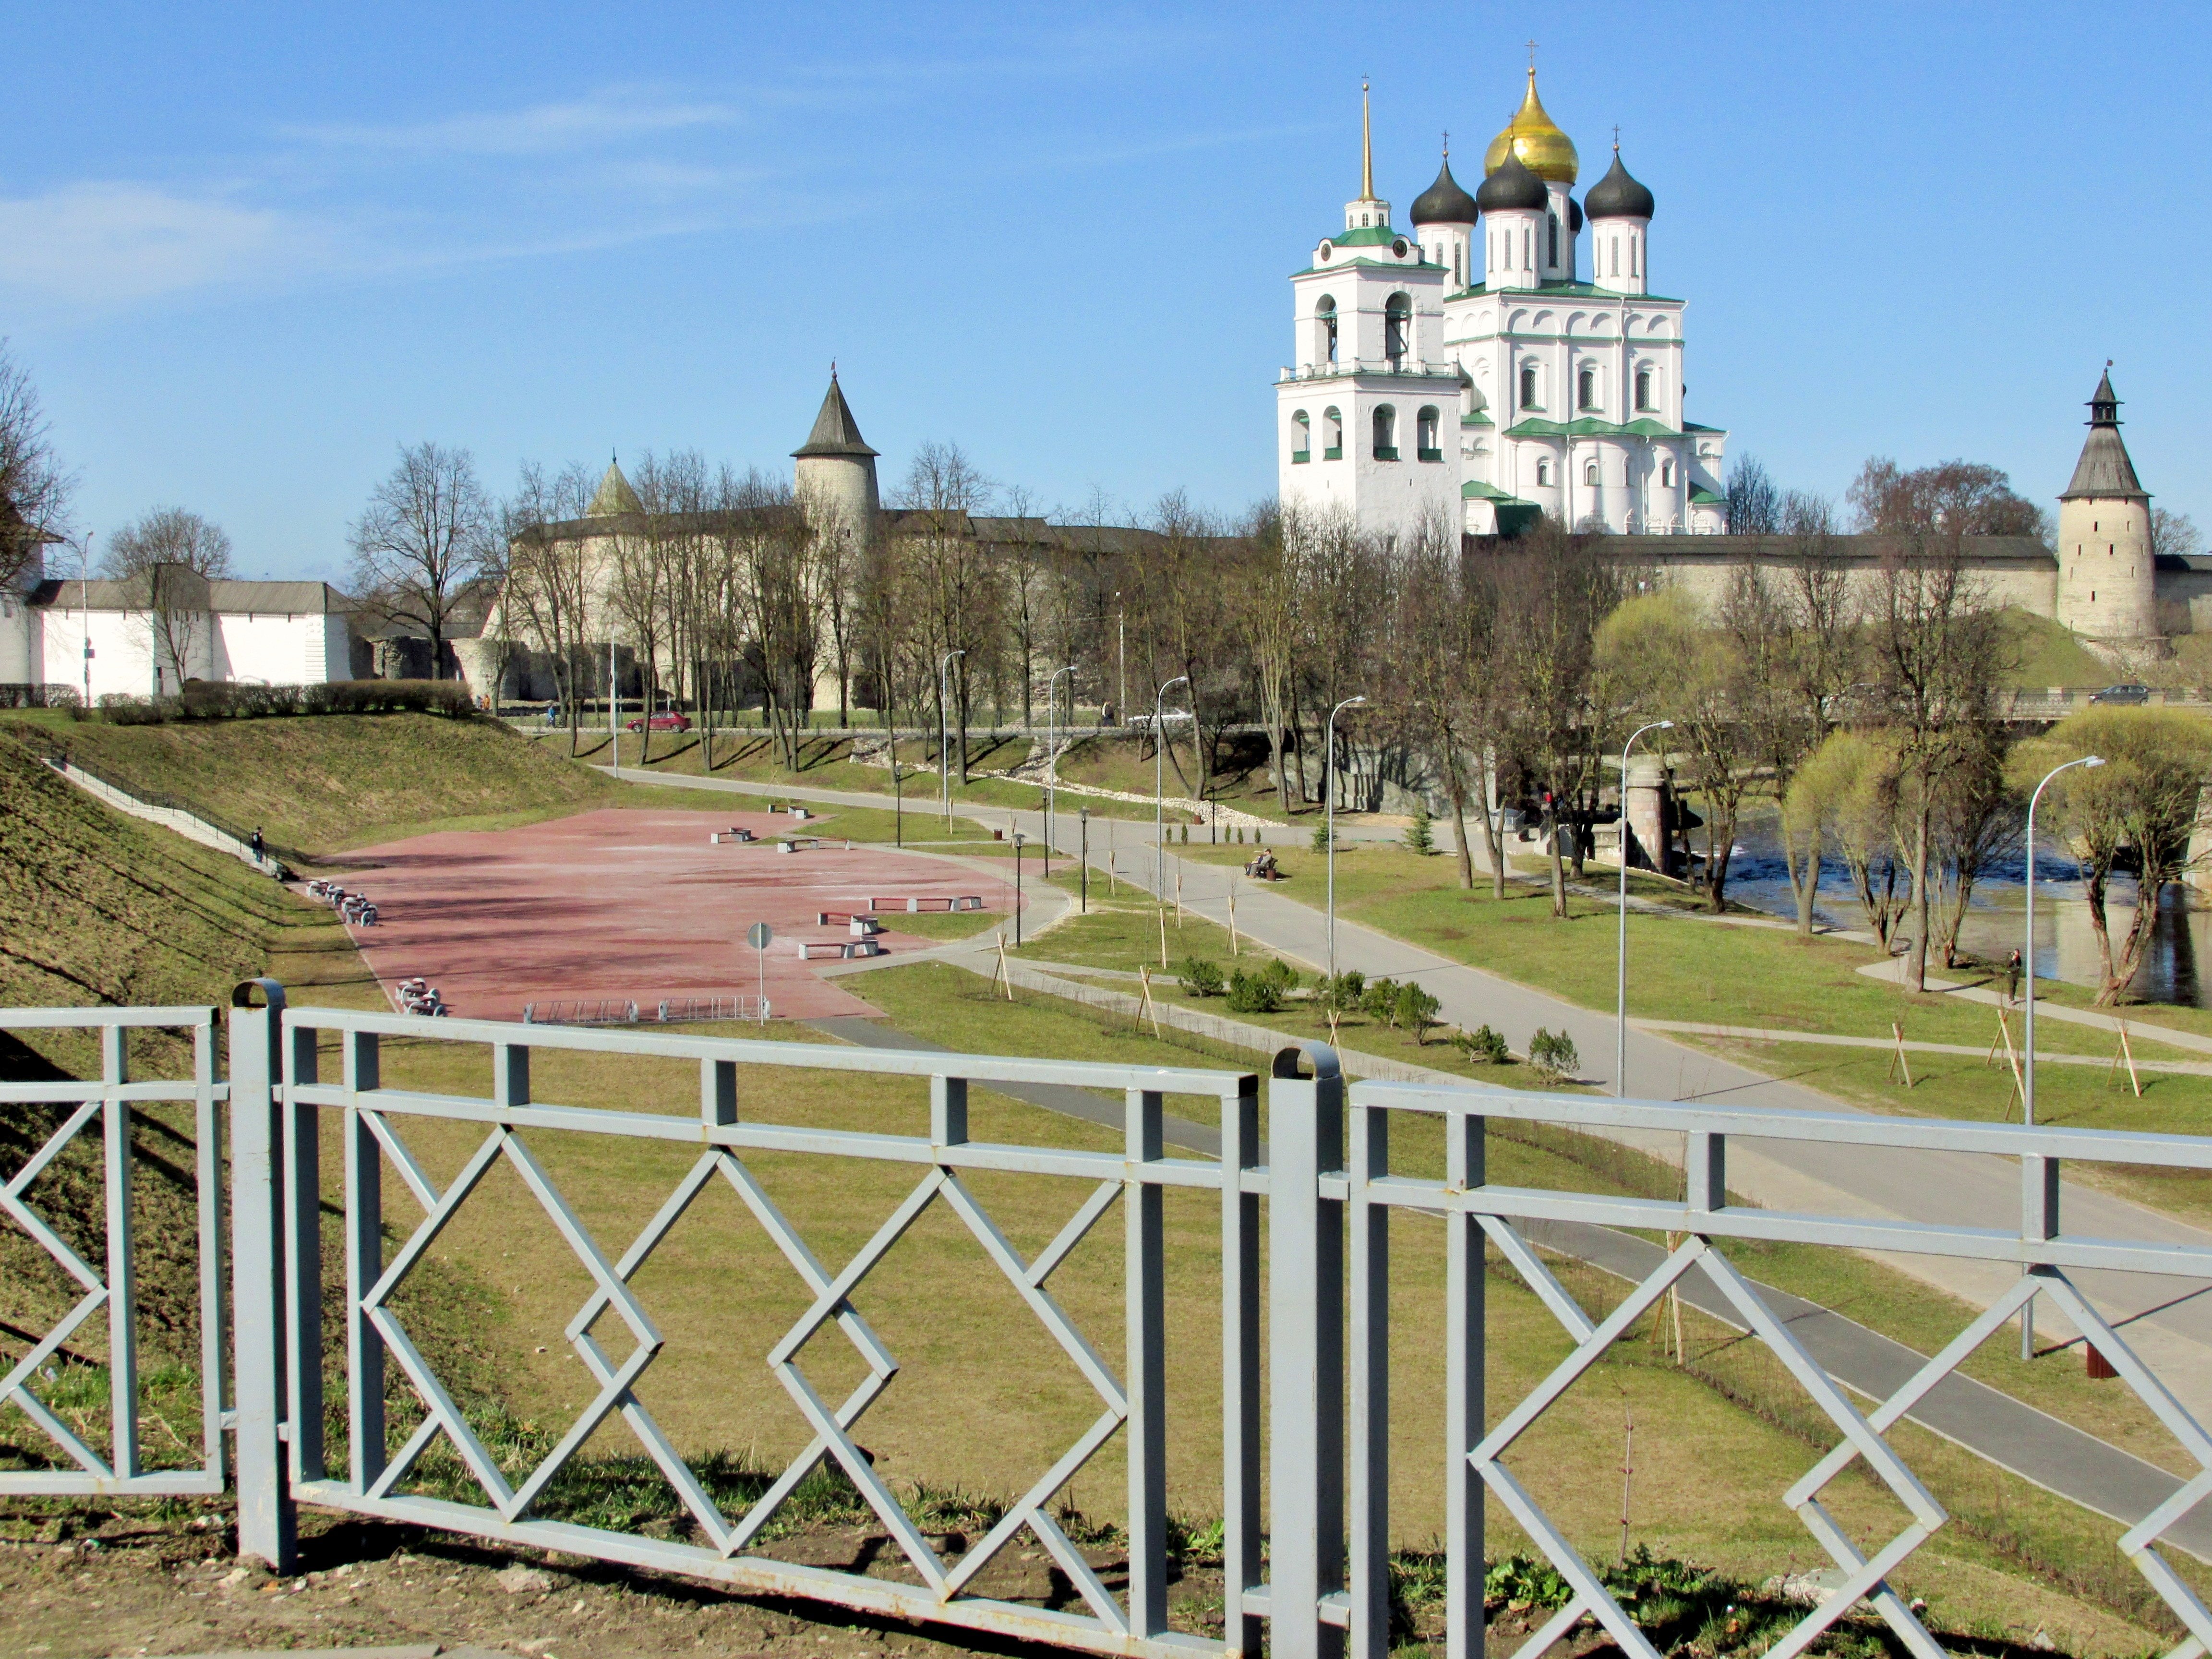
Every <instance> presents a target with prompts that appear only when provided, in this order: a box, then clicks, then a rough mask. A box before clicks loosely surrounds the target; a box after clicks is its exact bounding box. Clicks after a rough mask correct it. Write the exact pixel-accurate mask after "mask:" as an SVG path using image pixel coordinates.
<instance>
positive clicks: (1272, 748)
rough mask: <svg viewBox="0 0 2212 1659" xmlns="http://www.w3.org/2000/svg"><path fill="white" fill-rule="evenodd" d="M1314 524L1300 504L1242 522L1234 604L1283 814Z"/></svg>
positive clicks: (1264, 510)
mask: <svg viewBox="0 0 2212 1659" xmlns="http://www.w3.org/2000/svg"><path fill="white" fill-rule="evenodd" d="M1313 528H1314V526H1313V523H1312V520H1311V518H1310V516H1309V514H1308V513H1307V511H1306V509H1304V507H1297V506H1291V507H1282V508H1279V509H1278V508H1275V507H1273V506H1270V507H1262V508H1260V509H1257V510H1255V513H1253V514H1252V516H1251V517H1250V518H1249V520H1247V521H1246V523H1245V526H1244V543H1245V546H1246V548H1247V549H1248V550H1249V552H1248V563H1247V566H1246V580H1245V584H1244V589H1243V592H1241V593H1239V594H1238V595H1237V621H1238V624H1239V626H1240V627H1241V629H1242V630H1243V644H1244V651H1245V655H1246V657H1247V659H1249V661H1250V663H1251V665H1252V672H1253V677H1254V678H1255V682H1256V683H1257V685H1258V688H1259V694H1260V714H1261V718H1262V719H1263V720H1266V721H1267V764H1268V766H1269V768H1270V769H1271V770H1272V771H1273V775H1274V779H1275V798H1276V799H1277V800H1278V801H1279V802H1280V803H1281V805H1282V808H1283V811H1284V813H1285V816H1287V815H1288V814H1289V813H1290V812H1291V810H1292V807H1293V802H1292V800H1291V769H1290V757H1289V754H1288V750H1289V744H1290V735H1291V732H1290V725H1291V708H1292V706H1293V696H1294V689H1293V682H1294V679H1295V676H1296V671H1297V659H1298V607H1299V596H1300V594H1301V592H1303V590H1304V586H1305V581H1306V577H1305V561H1306V559H1307V557H1308V554H1309V548H1310V541H1311V538H1312V535H1313ZM1297 804H1299V805H1303V801H1302V800H1301V801H1300V802H1299V803H1297Z"/></svg>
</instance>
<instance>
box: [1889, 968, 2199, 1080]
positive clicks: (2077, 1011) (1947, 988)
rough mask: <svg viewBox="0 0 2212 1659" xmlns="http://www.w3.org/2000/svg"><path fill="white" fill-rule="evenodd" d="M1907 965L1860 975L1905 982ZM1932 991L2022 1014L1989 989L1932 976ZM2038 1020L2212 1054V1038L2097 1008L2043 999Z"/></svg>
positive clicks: (2037, 1011) (2037, 1002)
mask: <svg viewBox="0 0 2212 1659" xmlns="http://www.w3.org/2000/svg"><path fill="white" fill-rule="evenodd" d="M1904 964H1905V958H1904V957H1899V958H1898V959H1897V960H1896V961H1895V962H1893V963H1890V962H1869V963H1867V964H1866V965H1865V966H1864V967H1863V968H1861V969H1859V972H1861V973H1862V974H1864V975H1866V976H1867V977H1868V978H1869V979H1879V980H1885V981H1901V980H1902V977H1903V975H1904V972H1905V966H1904ZM1928 988H1929V990H1930V991H1936V992H1941V993H1942V994H1944V995H1946V996H1949V997H1954V998H1956V999H1957V1000H1960V1001H1961V1002H1978V1003H1981V1004H1982V1005H1984V1006H1985V1007H1990V1008H2010V1009H2012V1010H2013V1012H2015V1013H2017V1012H2020V1010H2019V1006H2018V1004H2017V1003H2016V1002H2008V1001H2007V1000H2005V998H2004V995H2003V994H2002V992H1998V991H1992V990H1990V989H1989V988H1988V987H1985V986H1980V985H1965V984H1961V983H1960V982H1959V981H1956V980H1947V979H1936V978H1935V977H1934V976H1932V975H1931V976H1930V977H1929V981H1928ZM2035 1017H2036V1018H2038V1019H2055V1020H2057V1021H2058V1022H2059V1023H2060V1024H2064V1025H2087V1026H2090V1027H2092V1028H2093V1029H2094V1030H2100V1031H2110V1032H2112V1035H2113V1036H2118V1035H2119V1030H2120V1027H2121V1026H2123V1025H2125V1026H2126V1027H2127V1028H2128V1035H2129V1036H2131V1037H2134V1038H2137V1039H2139V1040H2140V1041H2142V1042H2164V1043H2169V1044H2171V1045H2172V1047H2174V1048H2187V1049H2189V1050H2191V1052H2192V1053H2195V1054H2212V1036H2200V1035H2199V1034H2198V1033H2197V1032H2195V1031H2185V1030H2180V1029H2179V1027H2177V1026H2172V1025H2161V1024H2158V1023H2157V1022H2156V1021H2155V1020H2147V1019H2137V1020H2129V1019H2125V1018H2122V1017H2121V1016H2119V1015H2117V1014H2107V1013H2100V1012H2098V1011H2097V1010H2096V1009H2094V1008H2069V1007H2067V1006H2064V1005H2063V1004H2061V1003H2056V1002H2047V1001H2045V1000H2044V999H2043V998H2041V997H2038V998H2036V1000H2035ZM2037 1058H2038V1059H2039V1060H2051V1059H2055V1058H2057V1056H2055V1055H2051V1054H2042V1055H2039V1056H2037Z"/></svg>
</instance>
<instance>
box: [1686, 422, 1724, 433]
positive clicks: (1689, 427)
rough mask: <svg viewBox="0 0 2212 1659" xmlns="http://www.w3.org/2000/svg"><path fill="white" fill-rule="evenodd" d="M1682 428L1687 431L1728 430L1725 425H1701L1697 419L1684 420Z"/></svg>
mask: <svg viewBox="0 0 2212 1659" xmlns="http://www.w3.org/2000/svg"><path fill="white" fill-rule="evenodd" d="M1682 430H1683V431H1685V432H1726V431H1727V430H1728V428H1726V427H1724V426H1700V425H1699V424H1698V422H1695V421H1685V422H1682Z"/></svg>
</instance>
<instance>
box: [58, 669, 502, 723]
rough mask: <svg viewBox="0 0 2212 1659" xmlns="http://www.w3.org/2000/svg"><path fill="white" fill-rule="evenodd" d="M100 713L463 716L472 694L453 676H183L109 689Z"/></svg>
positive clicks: (124, 716) (155, 717)
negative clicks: (169, 685)
mask: <svg viewBox="0 0 2212 1659" xmlns="http://www.w3.org/2000/svg"><path fill="white" fill-rule="evenodd" d="M476 713H477V703H476V696H475V694H474V693H472V692H471V690H469V688H468V686H467V685H466V684H464V683H463V682H461V681H459V680H332V681H331V682H330V683H329V684H324V685H256V684H246V683H244V682H233V681H227V680H187V681H185V688H184V690H183V691H182V693H180V694H179V696H173V697H139V696H130V695H128V694H127V693H124V692H118V691H111V692H109V693H107V694H106V696H103V697H101V698H100V718H101V719H103V720H106V721H107V722H108V723H109V724H111V725H114V726H160V725H164V724H166V723H167V722H169V721H172V720H268V719H273V718H280V717H283V716H289V715H296V714H442V715H444V716H445V717H446V718H447V719H448V720H469V719H472V718H473V717H474V716H475V714H476Z"/></svg>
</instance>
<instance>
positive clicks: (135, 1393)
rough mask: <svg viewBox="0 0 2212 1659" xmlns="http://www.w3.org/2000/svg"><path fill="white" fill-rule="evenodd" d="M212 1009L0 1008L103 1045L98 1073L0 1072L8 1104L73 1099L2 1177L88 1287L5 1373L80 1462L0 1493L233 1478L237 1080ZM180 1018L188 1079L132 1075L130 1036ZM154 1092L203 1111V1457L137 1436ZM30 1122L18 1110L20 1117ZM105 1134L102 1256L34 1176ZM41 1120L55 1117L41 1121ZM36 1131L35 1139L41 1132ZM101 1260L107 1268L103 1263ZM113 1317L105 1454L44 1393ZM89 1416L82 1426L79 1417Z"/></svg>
mask: <svg viewBox="0 0 2212 1659" xmlns="http://www.w3.org/2000/svg"><path fill="white" fill-rule="evenodd" d="M215 1014H216V1011H215V1010H214V1009H212V1008H0V1031H48V1032H52V1031H73V1032H81V1033H83V1034H85V1035H86V1036H89V1037H90V1038H91V1039H92V1040H93V1041H94V1042H95V1043H96V1044H97V1046H98V1049H99V1054H100V1065H99V1072H100V1075H99V1076H98V1078H96V1079H89V1080H87V1081H83V1082H76V1081H71V1080H69V1079H54V1080H51V1081H44V1082H18V1083H0V1105H4V1106H5V1107H6V1108H7V1109H9V1113H10V1115H19V1114H21V1115H24V1116H27V1115H28V1114H27V1109H29V1108H33V1107H39V1106H50V1107H60V1108H62V1109H64V1113H63V1115H62V1116H61V1121H60V1122H59V1123H58V1125H56V1126H55V1127H52V1129H51V1130H49V1131H48V1132H47V1133H46V1134H45V1136H44V1137H43V1139H40V1143H39V1145H38V1146H37V1149H36V1150H35V1151H34V1152H33V1153H32V1154H31V1156H30V1157H29V1158H27V1159H26V1160H25V1162H24V1163H23V1164H22V1166H21V1168H20V1169H17V1170H15V1171H14V1172H13V1173H12V1174H10V1175H9V1176H7V1177H6V1179H5V1182H4V1183H0V1216H4V1218H5V1219H6V1220H7V1221H8V1222H11V1223H13V1224H14V1225H15V1226H16V1227H18V1228H21V1230H22V1231H23V1232H24V1233H25V1234H26V1235H27V1236H28V1237H30V1239H31V1240H32V1241H33V1243H36V1244H37V1245H38V1247H39V1248H40V1249H42V1250H43V1251H45V1252H46V1255H48V1256H50V1257H51V1258H52V1261H53V1262H54V1265H55V1266H56V1267H59V1268H60V1269H61V1270H62V1272H63V1273H65V1274H66V1275H67V1276H68V1277H69V1279H70V1280H72V1281H73V1282H74V1285H75V1286H76V1289H78V1290H79V1291H82V1295H81V1296H79V1297H77V1299H76V1303H75V1304H73V1305H72V1306H71V1307H70V1309H69V1310H68V1311H67V1312H66V1313H64V1314H63V1315H62V1316H61V1317H60V1318H59V1319H58V1320H57V1321H56V1322H55V1323H54V1324H53V1326H52V1328H50V1329H49V1330H47V1331H46V1333H45V1334H43V1335H42V1336H40V1337H39V1338H38V1339H37V1340H35V1341H33V1342H32V1343H31V1345H30V1346H29V1348H28V1349H27V1352H25V1353H24V1354H23V1357H22V1358H21V1359H19V1360H17V1361H16V1362H15V1364H14V1365H12V1366H10V1367H9V1370H8V1371H7V1374H6V1375H5V1376H0V1403H4V1404H7V1405H11V1406H14V1407H16V1408H17V1409H18V1410H20V1411H21V1413H23V1415H24V1416H25V1417H26V1418H27V1419H29V1420H30V1421H31V1423H32V1424H33V1425H34V1426H35V1427H36V1428H37V1429H38V1430H39V1431H40V1433H42V1434H44V1435H45V1436H46V1438H47V1439H48V1440H49V1441H51V1442H52V1443H53V1445H54V1447H55V1448H56V1449H57V1450H58V1452H59V1453H60V1454H61V1455H63V1456H64V1457H65V1458H67V1459H68V1461H69V1462H70V1463H71V1464H74V1465H75V1466H76V1467H75V1468H64V1467H56V1468H43V1469H40V1468H33V1469H9V1470H0V1492H20V1493H27V1494H28V1493H35V1494H40V1495H45V1496H64V1495H70V1494H89V1493H106V1494H111V1495H120V1494H126V1493H128V1494H135V1495H137V1496H141V1497H156V1496H190V1495H192V1494H207V1493H216V1492H222V1489H223V1446H222V1421H223V1419H222V1401H223V1357H224V1344H223V1279H222V1116H221V1113H220V1108H221V1105H222V1102H223V1101H224V1100H225V1099H226V1098H227V1097H228V1092H229V1091H228V1086H227V1085H223V1084H221V1083H218V1082H216V1075H215V1069H216V1066H215V1063H216V1042H215V1033H216V1025H215ZM135 1030H173V1031H179V1032H181V1033H183V1034H184V1035H185V1037H186V1038H187V1039H188V1040H189V1042H190V1043H191V1055H192V1064H191V1075H190V1076H188V1077H178V1078H168V1079H159V1078H155V1079H145V1080H143V1081H138V1080H134V1079H132V1078H131V1067H130V1038H131V1033H132V1032H133V1031H135ZM157 1101H183V1102H189V1103H191V1107H192V1123H193V1136H192V1141H193V1149H194V1151H193V1169H192V1182H193V1200H194V1211H195V1220H196V1223H197V1233H198V1237H197V1241H196V1242H197V1255H198V1286H197V1289H198V1293H199V1294H198V1302H199V1306H198V1324H199V1338H200V1341H199V1347H200V1354H199V1360H200V1364H199V1384H200V1397H201V1398H200V1406H201V1409H200V1421H201V1450H202V1457H201V1461H200V1462H199V1464H198V1465H197V1467H188V1468H160V1469H149V1468H147V1467H146V1464H147V1459H146V1457H145V1455H144V1454H143V1449H142V1447H141V1444H140V1437H139V1411H140V1406H141V1403H142V1378H141V1376H140V1374H139V1364H138V1306H137V1251H136V1249H134V1247H133V1241H132V1231H133V1229H132V1218H131V1207H132V1206H131V1194H132V1189H133V1188H134V1186H135V1185H136V1182H137V1163H138V1155H137V1149H136V1147H135V1146H133V1141H132V1134H131V1120H132V1118H133V1116H134V1115H136V1114H135V1112H134V1110H133V1109H134V1108H137V1107H143V1106H145V1105H149V1104H151V1103H155V1102H157ZM19 1121H21V1120H20V1118H19ZM94 1125H97V1126H98V1129H97V1133H98V1136H99V1139H100V1211H101V1218H100V1225H101V1227H102V1231H103V1232H104V1234H105V1239H104V1243H105V1250H106V1255H105V1259H104V1261H100V1263H99V1265H97V1266H95V1265H94V1263H93V1262H89V1261H86V1260H85V1259H84V1257H83V1256H82V1255H81V1254H79V1252H77V1251H76V1250H75V1249H71V1248H70V1244H69V1243H68V1242H67V1241H66V1240H64V1238H63V1237H61V1234H60V1233H58V1232H57V1231H55V1228H54V1226H53V1225H52V1224H51V1223H50V1222H49V1221H48V1220H47V1218H46V1217H44V1216H42V1215H40V1213H39V1211H38V1208H37V1200H36V1196H35V1194H33V1188H34V1187H35V1186H36V1185H37V1183H38V1182H39V1179H40V1176H43V1175H46V1173H47V1172H48V1171H49V1170H52V1168H53V1166H54V1164H55V1163H56V1160H58V1159H59V1158H62V1157H63V1156H64V1154H65V1153H66V1152H68V1151H69V1149H70V1146H71V1145H72V1144H73V1143H75V1142H76V1140H77V1139H78V1138H79V1136H81V1135H82V1136H86V1137H87V1138H89V1137H90V1135H91V1134H92V1133H94ZM31 1126H32V1127H34V1128H44V1127H46V1126H45V1125H44V1124H43V1123H42V1122H40V1121H38V1120H36V1119H32V1120H31ZM34 1138H35V1137H34ZM103 1270H104V1271H103ZM102 1312H105V1314H106V1327H107V1360H106V1372H107V1376H106V1383H107V1395H108V1411H107V1419H108V1441H109V1443H108V1455H106V1457H102V1456H101V1455H100V1454H99V1453H98V1452H97V1451H96V1450H94V1449H93V1448H92V1447H91V1446H89V1445H88V1444H87V1443H85V1437H84V1435H83V1434H82V1433H81V1432H79V1431H77V1430H75V1429H72V1428H70V1425H68V1424H66V1423H64V1421H63V1420H62V1419H61V1417H60V1416H59V1415H58V1413H56V1411H55V1410H54V1409H53V1408H52V1407H51V1406H50V1405H49V1404H48V1403H47V1401H46V1400H45V1399H42V1398H41V1397H40V1389H41V1388H42V1387H45V1386H46V1385H47V1384H48V1383H52V1382H55V1381H58V1370H57V1369H56V1367H55V1364H54V1361H55V1358H56V1356H57V1355H65V1354H66V1353H67V1352H68V1349H67V1344H68V1343H69V1340H70V1338H71V1337H73V1336H75V1335H76V1334H77V1332H78V1331H79V1330H81V1329H82V1328H84V1327H85V1326H86V1324H87V1322H89V1321H90V1320H91V1319H92V1318H93V1316H94V1315H95V1314H100V1313H102ZM80 1426H82V1425H80Z"/></svg>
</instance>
